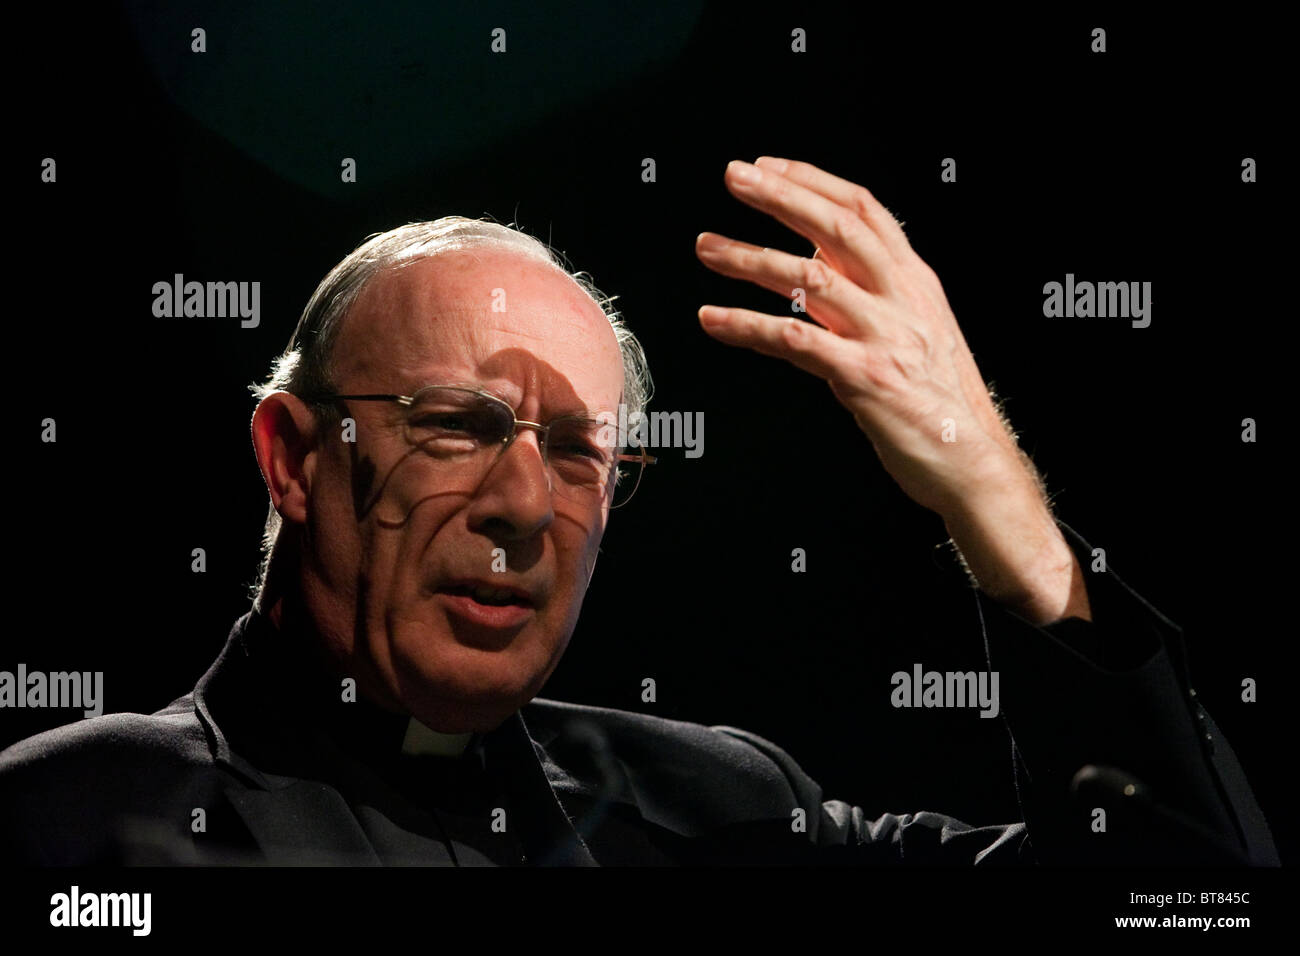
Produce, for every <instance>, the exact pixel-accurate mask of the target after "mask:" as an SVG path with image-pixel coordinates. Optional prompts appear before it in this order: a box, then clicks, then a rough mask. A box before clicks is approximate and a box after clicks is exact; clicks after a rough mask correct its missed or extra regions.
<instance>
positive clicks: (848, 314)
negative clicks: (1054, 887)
mask: <svg viewBox="0 0 1300 956" xmlns="http://www.w3.org/2000/svg"><path fill="white" fill-rule="evenodd" d="M695 254H696V255H697V256H699V258H700V261H701V262H703V263H704V264H705V265H706V266H708V267H709V268H710V269H712V270H713V271H714V272H719V273H721V274H722V275H725V276H729V277H730V278H733V279H745V280H748V281H749V282H753V283H755V284H756V285H761V286H762V287H763V288H765V289H770V290H772V291H773V292H777V293H780V294H781V295H783V296H785V297H786V298H788V299H791V300H793V299H794V298H795V296H796V294H797V292H798V291H799V290H802V291H803V293H804V306H805V308H806V309H807V310H808V315H809V316H810V317H811V318H813V319H815V320H816V321H817V322H819V323H820V324H822V325H823V326H825V327H826V328H828V329H830V330H831V331H832V332H834V333H836V334H837V335H842V336H847V337H849V338H861V337H863V336H867V335H871V334H873V333H876V332H878V331H879V329H878V328H877V327H876V324H875V323H874V322H873V313H874V312H875V311H876V301H875V296H873V295H872V294H871V293H869V292H867V291H865V290H864V289H862V288H860V287H859V286H858V285H856V284H855V283H853V282H851V281H850V280H849V279H847V278H845V277H844V276H843V275H841V274H840V273H838V272H836V271H835V270H834V269H832V268H831V267H830V266H829V265H827V264H826V263H825V262H822V261H821V260H819V259H805V258H802V257H800V256H792V255H790V253H788V252H781V251H780V250H779V249H762V248H759V247H758V246H755V245H751V244H750V243H748V242H738V241H736V240H734V239H728V238H727V237H726V236H720V235H718V234H717V233H713V232H702V233H700V234H699V236H698V237H697V238H696V240H695Z"/></svg>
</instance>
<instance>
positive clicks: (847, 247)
mask: <svg viewBox="0 0 1300 956" xmlns="http://www.w3.org/2000/svg"><path fill="white" fill-rule="evenodd" d="M725 179H726V184H727V188H728V189H730V190H731V193H732V195H734V196H735V197H736V198H737V199H739V200H740V201H741V202H744V203H746V204H748V205H750V206H753V207H754V208H755V209H758V210H760V211H761V212H765V213H767V214H768V215H770V216H774V217H775V218H776V219H777V220H779V221H780V222H782V223H784V224H785V225H786V226H789V227H790V228H791V229H793V230H794V231H795V232H797V233H799V235H801V236H803V237H804V238H806V239H808V240H810V241H811V242H812V243H813V245H815V246H821V247H822V248H823V249H825V250H826V252H828V253H830V254H831V255H833V256H834V257H835V259H836V260H837V261H838V262H840V263H842V264H843V266H844V270H845V275H847V276H848V277H849V278H850V279H852V280H853V281H854V282H856V283H857V284H858V285H860V286H862V287H863V288H864V289H867V290H868V291H870V292H881V291H885V290H886V289H887V288H888V284H889V278H888V277H889V275H890V274H891V272H892V271H893V269H894V268H895V262H894V259H893V256H892V255H891V254H890V252H889V250H888V249H887V248H886V247H885V244H884V243H883V242H882V241H881V239H880V237H879V236H877V235H876V234H875V232H873V231H872V229H871V227H870V226H869V225H868V224H867V223H866V221H865V220H863V219H862V218H861V217H860V216H859V215H858V214H857V212H856V211H854V210H852V209H849V208H848V207H846V206H841V205H839V204H838V203H835V202H832V201H831V200H829V199H827V198H826V197H825V196H822V195H820V194H819V193H815V192H813V191H812V190H811V189H808V188H807V187H805V186H801V185H799V184H798V183H796V182H794V181H792V180H790V179H787V178H785V177H784V176H780V175H777V174H776V173H774V172H766V173H765V172H763V171H762V170H761V169H759V168H758V167H757V166H752V165H750V164H749V163H743V162H740V161H739V160H733V161H732V162H731V163H730V164H729V165H728V166H727V172H726V177H725Z"/></svg>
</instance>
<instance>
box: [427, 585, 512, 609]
mask: <svg viewBox="0 0 1300 956" xmlns="http://www.w3.org/2000/svg"><path fill="white" fill-rule="evenodd" d="M439 590H441V591H442V592H443V593H444V594H453V595H456V596H458V597H468V598H473V599H474V600H475V601H477V602H478V603H479V604H487V605H490V606H492V607H505V606H507V605H518V606H520V607H532V606H533V602H532V599H531V598H530V597H529V596H528V594H527V592H524V591H520V590H518V589H516V588H502V587H492V586H490V585H486V584H475V583H458V584H451V585H448V586H447V587H445V588H440V589H439Z"/></svg>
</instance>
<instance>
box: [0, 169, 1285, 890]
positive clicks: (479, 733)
mask: <svg viewBox="0 0 1300 956" xmlns="http://www.w3.org/2000/svg"><path fill="white" fill-rule="evenodd" d="M726 182H727V185H728V187H729V188H730V189H731V191H732V192H733V193H734V194H735V195H736V196H737V197H738V198H740V199H741V200H743V201H745V202H747V203H749V204H751V205H753V206H754V207H756V208H758V209H760V210H762V211H764V212H767V213H770V214H771V215H773V216H775V217H776V218H777V219H779V220H780V221H781V222H783V223H785V224H786V225H788V226H789V227H790V228H792V229H794V230H795V231H796V232H799V233H800V234H801V235H803V236H804V237H806V238H807V239H809V240H810V241H811V242H812V243H813V244H814V245H815V246H816V252H815V254H814V255H813V256H812V257H811V258H802V257H798V256H794V255H789V254H786V253H782V252H778V251H775V250H770V249H758V248H756V247H753V246H749V245H746V244H744V243H739V242H734V241H731V240H728V239H725V238H723V237H721V236H716V235H712V234H709V233H705V234H702V235H701V236H700V237H699V240H698V243H697V253H698V255H699V257H700V259H701V260H702V261H703V262H704V264H705V265H707V266H709V267H710V268H712V269H714V270H716V271H718V272H720V273H722V274H724V275H728V276H732V277H736V278H741V279H745V280H747V281H751V282H754V283H757V284H759V285H761V286H764V287H766V288H768V289H771V290H773V291H775V292H778V293H780V294H782V295H785V296H787V297H794V296H796V295H802V296H804V297H805V300H806V307H807V313H808V315H809V316H810V317H811V318H812V319H813V320H814V321H815V324H814V323H809V322H804V321H801V320H796V319H791V318H777V317H774V316H767V315H762V314H759V313H754V312H749V311H745V310H738V309H721V308H716V307H712V306H706V307H704V308H703V309H701V311H700V322H701V324H702V326H703V327H704V329H705V331H706V332H708V333H709V334H710V335H712V336H714V337H715V338H717V339H719V340H720V341H722V342H725V343H728V344H732V345H738V346H744V347H747V348H751V349H754V350H756V351H759V352H761V353H763V354H766V355H771V356H774V357H777V358H782V359H785V360H787V361H789V362H791V363H793V364H794V365H796V366H798V367H799V368H801V369H804V370H806V371H808V372H810V373H812V374H815V375H817V376H819V377H821V378H823V379H825V380H826V381H827V382H828V383H829V384H830V386H831V390H832V392H833V394H834V395H835V397H836V398H837V399H838V400H839V401H840V402H841V403H842V404H843V405H844V406H845V407H846V408H848V409H849V410H850V411H851V412H852V413H853V415H854V417H855V419H856V421H857V422H858V424H859V426H860V427H861V428H862V430H863V432H865V434H866V436H867V438H868V439H869V440H870V441H871V442H872V443H873V445H874V447H875V449H876V451H877V453H878V455H879V457H880V460H881V462H882V463H883V464H884V466H885V468H886V469H887V470H888V472H889V473H890V474H891V475H892V476H893V477H894V479H895V480H896V481H897V482H898V484H899V486H900V487H901V488H902V489H903V491H904V492H906V493H907V494H908V495H909V496H911V497H912V498H913V499H914V500H916V501H917V502H919V503H920V504H922V505H924V506H925V507H927V508H930V509H932V510H933V511H935V512H936V513H938V514H939V515H940V516H942V517H943V519H944V521H945V523H946V525H947V528H948V530H949V531H950V533H951V535H952V539H953V543H954V544H955V545H956V547H957V549H958V550H959V552H960V554H961V557H962V559H963V560H964V562H965V564H966V566H967V568H968V570H969V572H970V574H971V575H972V577H973V578H974V580H975V581H976V582H977V583H978V586H979V589H980V592H981V598H980V600H981V606H982V608H983V609H984V615H985V630H986V635H985V636H986V640H987V642H988V648H989V654H990V658H991V660H990V667H991V668H993V669H995V670H998V671H999V672H1000V674H1001V678H1002V684H1001V686H1002V709H1003V711H1004V713H1005V714H1006V715H1007V716H1008V718H1009V720H1010V721H1011V727H1012V732H1013V737H1014V739H1015V742H1016V745H1017V755H1018V783H1019V785H1020V797H1021V802H1022V807H1023V809H1024V814H1025V821H1024V822H1022V823H1015V824H1010V825H1007V826H992V827H984V828H972V827H969V826H967V825H966V824H963V823H961V822H959V821H955V820H952V819H950V818H948V817H945V816H942V815H940V814H934V813H918V814H906V815H902V816H895V815H893V814H885V815H883V816H878V817H876V818H874V819H873V818H872V815H870V814H867V813H864V812H863V811H862V810H861V809H859V808H857V807H853V806H850V805H848V804H846V803H843V802H840V801H835V800H827V799H825V798H824V796H823V795H822V793H821V791H820V789H819V788H818V787H817V785H816V784H815V782H813V781H812V780H811V779H809V778H808V777H807V776H806V775H805V774H804V773H803V771H802V770H800V768H799V767H798V765H797V764H795V763H794V761H793V760H792V759H791V758H790V757H789V756H788V755H787V754H785V753H784V752H783V751H782V750H780V749H779V748H777V747H776V746H775V745H773V744H772V743H770V742H768V741H766V740H763V739H761V738H758V737H755V736H754V735H752V734H748V733H746V732H744V731H740V730H735V729H733V728H705V727H702V726H698V725H693V724H685V723H679V722H674V721H667V720H662V719H659V718H655V717H651V716H646V715H640V714H633V713H626V712H620V711H614V710H607V709H601V708H590V707H583V706H580V705H573V704H563V703H558V702H554V701H545V700H541V699H536V697H537V694H538V692H539V691H540V690H541V689H542V687H543V685H544V684H545V682H546V680H547V678H548V677H549V676H550V674H551V673H552V671H553V670H554V669H555V667H556V665H557V664H558V663H559V660H560V658H561V656H562V655H563V653H564V650H565V647H566V644H567V642H568V640H569V636H570V634H571V633H572V631H573V628H574V626H575V623H576V621H577V617H578V612H579V609H580V607H581V603H582V599H583V595H584V593H585V590H586V588H587V586H588V583H589V582H590V580H591V576H592V573H593V570H594V568H595V564H596V557H597V553H598V545H599V543H600V540H601V537H602V534H603V532H604V530H605V527H606V523H607V521H608V520H609V515H610V509H611V507H612V506H613V505H614V503H615V501H616V499H617V498H618V497H619V495H620V493H622V494H626V493H627V491H628V490H629V489H630V483H634V482H635V481H636V480H637V479H638V478H639V475H640V471H641V469H642V468H644V466H645V463H646V461H647V457H646V452H645V450H644V449H639V448H635V447H620V448H618V449H615V448H612V447H610V444H611V443H610V441H609V440H608V439H607V438H606V439H601V438H600V437H599V436H601V435H602V434H605V433H603V432H602V431H601V429H600V425H601V424H602V423H608V422H610V421H615V420H617V418H618V410H619V406H620V404H622V405H625V406H627V407H628V408H630V409H631V410H632V411H633V412H636V411H640V410H641V408H642V407H643V405H644V402H645V400H646V397H647V392H648V383H649V378H648V375H647V373H646V371H645V364H644V359H643V356H642V355H641V353H640V349H639V346H638V345H637V344H636V341H635V339H634V338H632V337H631V335H630V334H629V333H628V332H627V330H626V329H625V328H624V327H623V325H622V323H621V321H620V320H619V319H618V317H617V316H616V315H612V314H607V312H606V309H605V308H604V304H607V303H604V304H603V303H602V301H600V300H599V297H598V294H596V293H595V291H594V289H592V288H591V287H590V286H588V285H586V284H585V282H582V281H575V278H574V277H571V276H569V275H567V274H566V273H565V271H564V269H563V268H562V267H560V266H559V265H558V264H557V263H556V262H555V261H554V260H552V258H551V257H550V254H549V252H548V250H546V248H545V247H544V246H542V245H541V244H540V243H537V242H535V241H534V240H531V239H529V238H528V237H524V236H522V235H521V234H519V233H517V232H514V231H513V230H509V229H506V228H504V227H500V226H494V225H492V224H485V223H475V222H471V221H469V220H463V219H458V218H449V219H443V220H439V221H437V222H435V223H422V224H415V225H411V226H406V227H403V228H401V229H397V230H394V231H392V232H390V233H386V234H384V235H381V236H378V237H376V238H373V239H371V240H370V241H369V242H367V243H366V244H365V245H363V246H362V247H361V248H359V249H358V250H357V251H355V252H354V253H353V254H352V255H350V256H349V257H348V258H347V259H345V260H344V262H342V263H340V265H339V266H337V267H336V268H335V269H334V270H333V271H332V272H331V273H330V275H329V276H327V277H326V279H325V280H324V281H323V282H322V284H321V286H320V287H319V288H318V289H317V291H316V293H315V294H314V295H313V297H312V300H311V301H310V302H309V303H308V306H307V308H306V310H305V311H304V314H303V317H302V319H301V320H300V322H299V326H298V329H297V330H296V332H295V334H294V337H293V340H292V341H291V342H290V346H289V349H288V350H287V352H286V353H285V355H284V356H282V358H281V359H280V360H279V362H278V364H277V367H276V369H275V373H274V374H273V376H272V378H271V381H270V382H269V383H268V385H266V386H265V387H263V388H261V389H259V395H260V398H261V401H260V403H259V404H258V406H257V410H256V412H255V413H254V416H253V421H252V437H253V444H254V447H255V450H256V454H257V460H258V463H259V465H260V467H261V470H262V475H263V478H264V479H265V482H266V485H267V488H268V490H269V493H270V500H271V508H272V511H271V515H270V518H269V519H268V529H267V540H266V544H267V549H268V555H267V560H266V563H265V565H264V575H263V579H262V582H261V586H260V589H259V593H258V595H257V599H256V602H255V606H254V608H253V610H252V611H251V612H250V613H249V614H248V615H245V616H244V617H243V618H241V619H240V620H239V621H238V622H236V624H235V627H234V629H233V630H232V633H231V637H230V640H229V642H228V644H227V646H226V648H225V649H224V651H223V652H222V655H221V657H220V658H219V659H218V661H217V662H216V663H215V664H214V665H213V667H212V668H211V669H210V670H209V672H208V673H207V674H206V675H205V676H204V677H203V679H202V680H201V681H200V682H199V684H198V686H197V687H196V688H195V690H194V691H193V692H192V693H191V694H189V695H186V696H185V697H182V698H180V699H179V700H178V701H176V702H175V703H173V704H172V705H170V706H169V707H168V708H166V709H164V710H163V711H161V712H159V713H158V714H155V715H152V716H148V717H144V716H139V715H110V716H106V717H102V718H96V719H94V720H89V721H85V722H82V723H80V724H77V725H74V726H70V727H65V728H59V729H58V730H55V731H51V732H49V733H46V734H41V735H39V736H37V737H34V738H32V739H30V740H27V741H24V742H21V743H19V744H17V745H15V746H14V747H12V748H10V749H9V750H8V751H6V752H5V754H4V755H3V756H2V757H0V780H3V786H4V796H3V801H4V802H3V809H4V810H5V813H4V819H5V821H6V826H7V827H8V828H9V830H8V834H7V837H6V843H7V849H8V850H9V852H11V853H13V854H15V855H17V856H19V857H21V858H23V859H26V860H30V861H38V862H43V863H72V862H94V861H121V862H150V861H182V862H184V861H196V862H218V863H220V862H229V863H243V862H272V863H284V862H294V863H298V862H330V863H414V864H420V863H458V864H493V863H496V864H518V863H534V864H593V863H599V864H611V863H714V862H744V861H748V862H779V861H786V862H789V861H794V862H818V861H823V862H824V861H835V862H841V861H852V862H905V863H913V862H965V863H981V862H1029V861H1043V862H1104V861H1124V862H1131V861H1143V862H1230V863H1255V864H1259V863H1275V862H1276V854H1275V851H1274V850H1273V847H1272V842H1271V839H1270V837H1269V835H1268V830H1267V827H1266V824H1265V823H1264V821H1263V818H1262V816H1261V814H1260V813H1259V810H1258V807H1257V806H1256V804H1255V801H1254V798H1253V796H1252V795H1251V793H1250V790H1249V787H1248V786H1247V784H1246V782H1245V778H1244V776H1243V774H1242V772H1241V769H1240V767H1239V766H1238V764H1237V762H1236V759H1235V757H1234V756H1233V754H1232V751H1231V749H1230V748H1229V747H1228V746H1227V744H1226V742H1225V741H1223V739H1222V737H1221V736H1220V735H1219V734H1218V731H1217V728H1215V727H1214V725H1213V723H1212V722H1211V721H1210V719H1209V717H1208V715H1206V714H1205V712H1204V710H1203V709H1201V708H1200V707H1199V705H1198V704H1197V703H1196V701H1195V700H1194V696H1193V692H1192V690H1191V688H1190V687H1189V686H1188V684H1187V678H1186V673H1185V670H1184V668H1183V664H1182V660H1181V656H1180V654H1181V652H1180V649H1179V648H1180V644H1179V636H1178V633H1177V630H1176V629H1175V628H1174V627H1173V626H1172V625H1171V624H1169V622H1167V621H1166V620H1165V619H1164V618H1162V617H1161V616H1160V615H1159V614H1157V613H1155V612H1154V611H1152V610H1151V609H1150V608H1149V607H1148V606H1147V605H1145V604H1144V603H1143V602H1141V600H1140V599H1139V598H1137V597H1136V595H1134V594H1133V593H1132V592H1131V591H1129V590H1128V589H1127V588H1126V587H1125V586H1124V585H1123V584H1122V583H1121V582H1119V581H1118V580H1116V579H1115V578H1114V576H1113V575H1110V574H1103V575H1092V576H1090V577H1088V578H1085V575H1084V574H1083V571H1082V568H1081V565H1080V561H1079V555H1085V556H1086V555H1088V553H1089V551H1090V549H1089V548H1088V546H1087V544H1086V543H1085V542H1083V541H1082V539H1080V538H1078V536H1077V535H1074V534H1073V532H1070V531H1069V530H1068V529H1064V531H1063V529H1062V526H1058V524H1057V523H1056V521H1055V520H1054V519H1053V517H1052V515H1051V513H1050V511H1049V509H1048V507H1047V505H1046V503H1045V499H1044V495H1043V491H1042V489H1041V487H1040V484H1039V482H1038V480H1037V476H1036V474H1035V472H1034V470H1033V468H1032V466H1031V465H1030V464H1029V463H1028V461H1027V459H1026V458H1025V457H1024V456H1023V455H1022V454H1021V453H1020V451H1019V450H1018V447H1017V445H1016V442H1015V440H1014V438H1013V436H1012V435H1011V434H1010V432H1009V430H1008V429H1007V427H1006V425H1005V423H1004V421H1003V420H1002V418H1001V416H1000V414H999V411H998V409H997V407H996V405H995V403H994V401H993V399H992V397H991V396H990V394H989V392H988V390H987V388H986V387H985V385H984V384H983V380H982V377H981V376H980V374H979V371H978V369H977V368H976V366H975V362H974V360H973V358H972V356H971V353H970V350H969V349H968V348H967V346H966V344H965V341H964V339H963V337H962V334H961V332H960V330H959V329H958V327H957V323H956V320H955V318H954V316H953V314H952V312H951V310H950V309H949V308H948V305H947V302H946V298H945V296H944V293H943V290H942V288H941V286H940V283H939V280H938V278H937V277H936V276H935V274H934V273H933V271H931V270H930V269H929V267H928V266H926V265H925V263H923V262H922V261H921V260H920V259H919V257H917V255H916V254H915V253H914V252H913V251H912V249H911V248H910V245H909V244H908V242H907V239H906V237H905V236H904V234H903V232H902V229H901V228H900V226H899V225H898V223H897V222H896V221H895V220H894V218H893V217H892V216H891V215H890V214H889V213H888V212H887V211H886V210H885V209H884V208H883V207H882V206H881V205H880V204H879V202H877V201H876V200H875V198H874V197H873V196H872V195H871V194H870V193H869V192H868V191H867V190H865V189H863V188H862V187H859V186H856V185H854V184H852V183H849V182H846V181H844V180H842V179H839V178H837V177H834V176H831V175H830V174H828V173H826V172H824V171H822V170H820V169H817V168H816V167H813V166H811V165H807V164H803V163H796V162H787V161H785V160H780V159H772V158H768V157H764V158H762V159H760V160H759V162H758V163H757V164H753V165H751V164H748V163H739V162H737V163H732V164H731V165H730V166H729V167H728V170H727V175H726ZM620 471H622V472H623V473H624V476H623V478H622V479H621V481H622V485H621V486H620V478H619V474H620ZM620 488H621V492H620ZM1117 697H1118V698H1119V699H1122V700H1124V701H1126V702H1128V703H1131V705H1132V706H1126V707H1119V708H1116V707H1114V706H1112V705H1113V703H1114V701H1115V700H1116V698H1117ZM1132 714H1143V715H1144V723H1143V725H1142V726H1140V727H1137V726H1133V725H1132V720H1133V718H1132V717H1131V716H1129V715H1132ZM74 774H75V775H76V776H75V779H76V780H78V781H79V786H78V787H75V788H70V787H67V786H61V785H60V784H61V783H62V782H63V781H66V780H69V779H74V777H73V775H74ZM1099 820H1101V821H1104V825H1102V826H1101V827H1100V828H1099V827H1098V825H1097V824H1098V821H1099Z"/></svg>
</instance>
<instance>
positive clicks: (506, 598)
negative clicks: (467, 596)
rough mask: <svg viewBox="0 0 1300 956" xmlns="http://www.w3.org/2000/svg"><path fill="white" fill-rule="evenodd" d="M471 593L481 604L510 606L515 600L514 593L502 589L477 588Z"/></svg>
mask: <svg viewBox="0 0 1300 956" xmlns="http://www.w3.org/2000/svg"><path fill="white" fill-rule="evenodd" d="M471 593H472V594H473V597H474V600H476V601H478V602H479V603H481V604H509V603H513V601H514V599H515V596H514V592H512V591H506V590H503V589H501V588H486V587H476V588H474V590H473V591H472V592H471Z"/></svg>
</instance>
